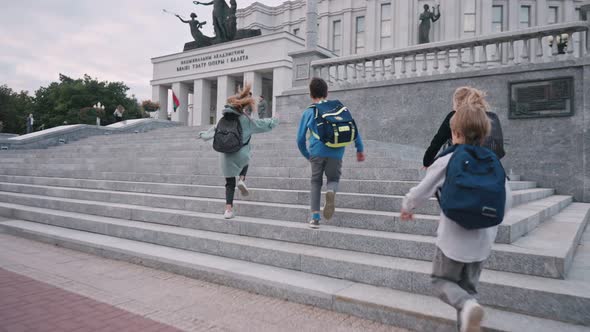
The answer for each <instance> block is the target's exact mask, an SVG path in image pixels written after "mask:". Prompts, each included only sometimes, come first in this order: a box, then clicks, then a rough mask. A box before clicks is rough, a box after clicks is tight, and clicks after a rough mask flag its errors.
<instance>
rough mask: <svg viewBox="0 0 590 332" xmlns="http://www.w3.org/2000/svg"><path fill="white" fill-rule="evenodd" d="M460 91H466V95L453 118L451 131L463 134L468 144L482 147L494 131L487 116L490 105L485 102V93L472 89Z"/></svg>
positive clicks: (465, 88) (466, 88)
mask: <svg viewBox="0 0 590 332" xmlns="http://www.w3.org/2000/svg"><path fill="white" fill-rule="evenodd" d="M460 89H464V90H462V93H464V95H462V96H461V97H462V101H461V103H460V104H458V105H457V109H456V112H455V115H453V117H452V118H451V130H452V131H454V132H458V133H461V134H462V135H463V137H465V143H466V144H471V145H481V144H482V143H483V141H484V139H485V138H486V137H487V136H488V135H489V134H490V131H491V130H492V124H491V121H490V119H489V118H488V116H487V114H486V112H487V111H488V109H489V104H488V103H487V101H486V100H485V93H484V92H483V91H480V90H478V89H475V88H470V87H463V88H460ZM458 90H459V89H457V91H458ZM455 94H457V92H455Z"/></svg>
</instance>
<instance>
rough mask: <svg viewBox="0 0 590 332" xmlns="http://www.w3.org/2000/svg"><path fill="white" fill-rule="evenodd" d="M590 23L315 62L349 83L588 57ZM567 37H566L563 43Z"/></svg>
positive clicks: (320, 72) (329, 76)
mask: <svg viewBox="0 0 590 332" xmlns="http://www.w3.org/2000/svg"><path fill="white" fill-rule="evenodd" d="M589 28H590V21H578V22H570V23H560V24H553V25H549V26H543V27H534V28H528V29H523V30H518V31H509V32H501V33H494V34H489V35H486V36H477V37H474V38H468V39H461V40H456V41H446V42H437V43H429V44H422V45H416V46H412V47H408V48H403V49H395V50H390V51H381V52H375V53H370V54H362V55H353V56H345V57H339V58H334V59H325V60H317V61H313V62H312V63H311V66H312V70H313V74H314V76H317V77H322V78H324V79H325V80H327V81H328V82H329V84H331V85H348V84H363V83H367V82H372V81H384V80H395V79H401V78H407V77H418V76H429V75H436V74H445V73H455V72H463V71H469V70H481V69H486V68H490V67H498V66H513V65H521V64H529V63H545V62H553V61H561V60H569V59H574V58H580V57H585V56H589V54H590V50H589V45H588V44H589V43H588V41H587V35H588V30H589ZM554 41H557V42H554ZM562 41H567V42H566V44H564V43H562Z"/></svg>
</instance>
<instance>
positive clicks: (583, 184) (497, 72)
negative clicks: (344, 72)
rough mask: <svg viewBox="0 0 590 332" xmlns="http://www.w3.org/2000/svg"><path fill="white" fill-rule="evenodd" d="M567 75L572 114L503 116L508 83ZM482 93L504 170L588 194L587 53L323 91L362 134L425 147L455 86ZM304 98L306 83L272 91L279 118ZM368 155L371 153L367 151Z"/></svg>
mask: <svg viewBox="0 0 590 332" xmlns="http://www.w3.org/2000/svg"><path fill="white" fill-rule="evenodd" d="M568 76H570V77H573V78H574V93H575V97H574V98H575V100H574V107H575V111H574V115H573V116H570V117H559V118H535V119H508V106H509V100H508V99H509V83H510V82H518V81H524V80H537V79H539V80H544V79H551V78H558V77H568ZM465 85H468V86H473V87H476V88H478V89H481V90H484V91H486V92H487V94H488V101H489V103H490V105H491V107H492V111H494V112H496V113H497V114H498V116H499V118H500V120H501V122H502V128H503V131H504V137H505V139H506V140H507V144H508V145H507V146H506V151H507V156H506V157H505V158H504V159H503V160H502V162H503V163H504V165H505V167H506V170H507V172H509V170H510V169H512V171H513V172H514V173H515V174H521V175H522V176H523V178H524V179H526V180H532V181H537V182H538V183H539V185H541V186H545V187H550V188H556V189H557V193H558V194H564V195H573V196H574V197H575V199H576V200H577V201H584V202H590V133H589V131H590V58H588V57H586V58H582V59H575V60H571V61H561V62H555V63H544V64H529V65H519V66H510V67H498V68H493V69H485V70H481V71H470V72H466V73H453V74H444V75H435V76H427V77H414V78H406V79H398V80H394V81H386V82H369V83H365V84H363V85H355V86H349V87H340V88H335V89H334V90H332V91H331V92H330V96H329V98H331V99H340V100H342V101H343V102H344V103H345V104H346V105H347V106H348V107H349V108H350V109H351V111H352V112H353V114H354V116H355V119H356V120H357V122H358V124H359V126H360V131H361V134H362V135H363V137H364V138H366V139H373V140H379V141H385V142H395V143H400V144H407V145H414V146H418V147H423V148H424V149H426V147H428V145H429V143H430V140H431V139H432V137H433V136H434V134H435V133H436V131H437V129H438V127H439V125H440V123H441V122H442V120H443V119H444V117H445V116H446V115H447V113H448V112H450V111H451V107H452V106H451V97H452V95H453V92H454V90H455V89H456V88H457V87H460V86H465ZM310 103H311V101H310V99H309V97H308V92H307V91H306V89H297V90H291V91H288V92H286V93H284V94H283V95H282V96H280V97H278V98H277V109H278V110H279V113H280V115H281V120H282V121H284V122H291V123H297V122H298V121H299V118H300V115H301V112H302V111H303V109H304V108H305V107H306V106H307V105H309V104H310ZM368 155H369V158H370V156H371V154H370V151H368Z"/></svg>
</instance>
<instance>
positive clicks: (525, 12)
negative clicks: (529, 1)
mask: <svg viewBox="0 0 590 332" xmlns="http://www.w3.org/2000/svg"><path fill="white" fill-rule="evenodd" d="M530 26H531V6H520V28H521V29H526V28H530Z"/></svg>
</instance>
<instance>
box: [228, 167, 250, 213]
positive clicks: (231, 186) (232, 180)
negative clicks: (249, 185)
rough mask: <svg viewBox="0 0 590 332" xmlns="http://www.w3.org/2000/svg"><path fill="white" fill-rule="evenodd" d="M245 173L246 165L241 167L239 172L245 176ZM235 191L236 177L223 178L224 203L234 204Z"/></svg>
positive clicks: (246, 170)
mask: <svg viewBox="0 0 590 332" xmlns="http://www.w3.org/2000/svg"><path fill="white" fill-rule="evenodd" d="M246 173H248V165H246V167H244V169H242V171H241V172H240V176H243V177H244V178H246ZM235 192H236V178H235V177H231V178H225V203H226V204H228V205H232V206H233V205H234V194H235Z"/></svg>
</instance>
